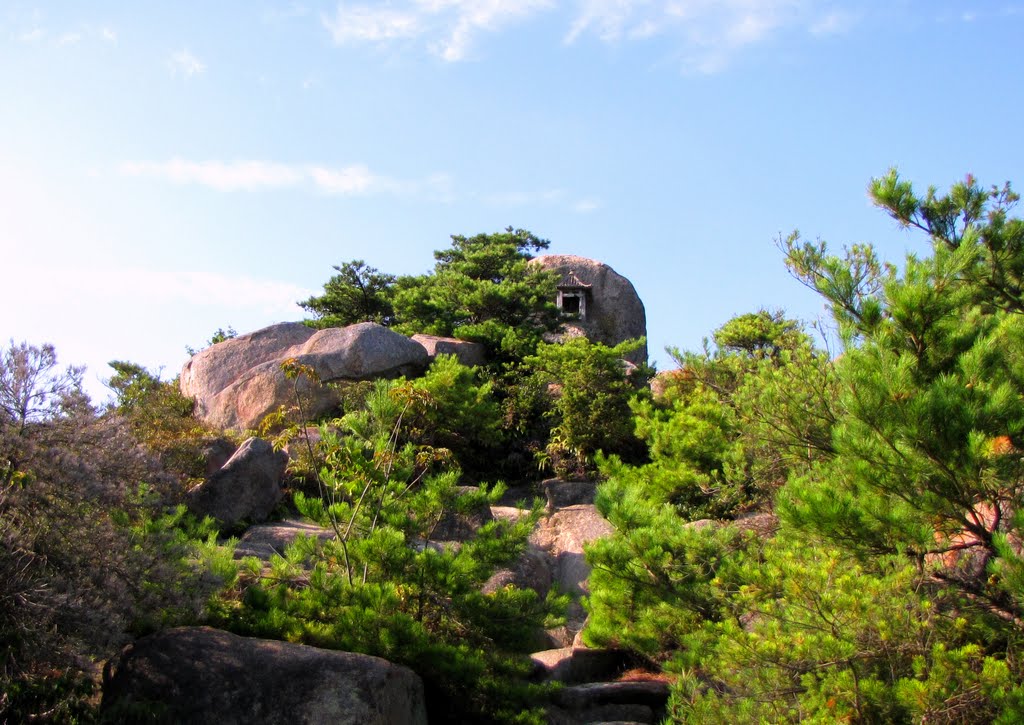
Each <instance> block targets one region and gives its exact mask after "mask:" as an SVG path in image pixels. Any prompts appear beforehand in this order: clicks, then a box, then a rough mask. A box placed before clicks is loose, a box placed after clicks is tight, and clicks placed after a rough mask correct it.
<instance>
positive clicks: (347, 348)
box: [181, 322, 427, 430]
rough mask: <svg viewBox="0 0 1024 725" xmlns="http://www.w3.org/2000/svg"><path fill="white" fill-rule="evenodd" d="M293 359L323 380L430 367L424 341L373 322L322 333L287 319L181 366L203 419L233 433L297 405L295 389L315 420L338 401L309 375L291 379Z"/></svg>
mask: <svg viewBox="0 0 1024 725" xmlns="http://www.w3.org/2000/svg"><path fill="white" fill-rule="evenodd" d="M290 358H294V359H296V360H297V361H298V362H299V363H301V364H302V365H308V366H310V367H311V368H312V369H313V370H314V371H315V372H316V374H317V375H318V376H319V378H320V380H321V381H322V382H324V383H326V382H331V381H334V380H367V379H371V378H378V377H396V376H398V375H411V374H415V373H418V372H420V371H421V370H422V369H423V368H424V367H426V364H427V352H426V350H425V349H424V348H423V346H422V345H419V344H417V343H415V342H413V341H412V340H410V339H409V338H408V337H406V336H405V335H400V334H398V333H397V332H394V331H392V330H389V329H387V328H386V327H381V326H380V325H377V324H375V323H372V322H362V323H360V324H358V325H350V326H349V327H342V328H331V329H327V330H319V331H314V330H312V329H310V328H308V327H306V326H305V325H302V324H299V323H297V322H287V323H283V324H280V325H273V326H271V327H267V328H265V329H263V330H258V331H256V332H253V333H250V334H249V335H242V336H240V337H236V338H233V339H231V340H225V341H224V342H221V343H218V344H216V345H212V346H211V347H208V348H207V349H205V350H203V351H201V352H199V353H198V354H196V355H195V356H194V357H193V358H192V359H191V360H189V361H188V362H187V363H186V364H185V367H184V369H182V371H181V392H182V393H183V394H184V395H185V396H187V397H189V398H193V399H194V400H195V401H196V407H195V411H196V415H197V416H198V417H199V418H200V419H202V420H204V421H205V422H207V423H209V424H210V425H213V426H216V427H218V428H223V429H234V430H246V429H251V428H254V427H256V425H258V424H259V422H260V421H261V420H262V419H263V418H264V417H265V416H266V415H267V414H269V413H273V412H275V411H276V410H278V409H279V408H280V407H281V406H282V405H283V406H286V407H288V406H291V405H294V404H295V394H296V390H297V391H298V394H299V395H300V396H301V398H302V404H303V412H304V413H305V414H306V416H307V417H309V418H314V417H316V416H319V415H322V414H324V413H326V412H328V411H330V410H331V409H332V408H333V407H334V406H336V405H337V403H338V399H337V394H336V393H335V392H334V391H332V390H331V389H330V388H327V387H326V386H323V385H319V384H317V383H313V382H312V381H310V380H309V379H308V378H307V377H306V376H304V375H301V376H299V378H298V380H288V379H287V378H286V377H285V374H284V371H282V370H281V363H283V362H284V361H285V360H288V359H290Z"/></svg>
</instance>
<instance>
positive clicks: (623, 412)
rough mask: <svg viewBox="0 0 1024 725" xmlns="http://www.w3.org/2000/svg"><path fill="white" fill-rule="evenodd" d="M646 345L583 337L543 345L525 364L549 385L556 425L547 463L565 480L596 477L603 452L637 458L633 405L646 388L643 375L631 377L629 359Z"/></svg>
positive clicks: (552, 430) (547, 451)
mask: <svg viewBox="0 0 1024 725" xmlns="http://www.w3.org/2000/svg"><path fill="white" fill-rule="evenodd" d="M643 344H644V341H643V340H642V339H641V340H634V341H628V342H624V343H622V344H620V345H617V346H615V347H607V346H606V345H602V344H600V343H594V342H590V341H589V340H587V339H586V338H583V337H579V338H575V339H572V340H567V341H566V342H564V343H560V344H550V343H541V345H540V346H539V347H538V348H537V354H536V355H535V356H533V357H530V358H527V360H526V365H527V366H528V367H530V368H532V369H533V370H534V374H535V375H536V376H537V377H538V378H539V379H540V380H541V381H542V382H543V383H546V384H547V385H548V386H549V388H548V389H549V395H550V396H551V398H552V403H551V408H550V410H549V416H550V417H551V418H552V420H553V421H554V424H553V426H552V429H551V439H550V441H549V443H548V445H547V448H546V459H547V460H548V461H549V462H550V464H551V466H552V468H554V470H555V472H556V473H558V475H561V476H573V475H587V474H588V473H592V472H593V459H594V454H596V453H597V452H598V451H604V452H606V453H609V454H611V453H618V454H624V455H627V456H630V457H635V456H637V455H638V453H639V448H640V443H639V441H638V440H637V439H636V437H635V436H634V435H633V415H632V412H631V411H630V408H629V403H630V400H631V399H632V398H634V397H635V396H636V395H637V394H638V392H639V390H640V388H641V386H643V384H644V383H646V377H647V376H646V375H645V374H644V372H643V371H639V370H638V371H637V372H636V374H635V375H631V374H630V371H629V369H628V368H627V366H628V363H626V362H625V361H624V359H623V358H624V357H625V356H626V355H628V354H629V353H630V352H632V351H634V350H636V349H637V348H638V347H640V346H642V345H643Z"/></svg>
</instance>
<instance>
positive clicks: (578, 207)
mask: <svg viewBox="0 0 1024 725" xmlns="http://www.w3.org/2000/svg"><path fill="white" fill-rule="evenodd" d="M600 208H601V202H599V201H598V200H597V199H580V200H579V201H577V202H576V203H575V204H573V205H572V210H573V211H574V212H576V213H577V214H590V213H591V212H594V211H597V210H598V209H600Z"/></svg>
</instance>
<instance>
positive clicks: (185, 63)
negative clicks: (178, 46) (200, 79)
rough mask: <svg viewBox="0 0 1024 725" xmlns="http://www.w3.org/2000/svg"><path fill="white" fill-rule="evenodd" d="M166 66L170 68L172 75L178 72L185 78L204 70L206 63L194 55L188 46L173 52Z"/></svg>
mask: <svg viewBox="0 0 1024 725" xmlns="http://www.w3.org/2000/svg"><path fill="white" fill-rule="evenodd" d="M167 67H168V68H170V69H171V74H172V75H178V74H179V73H180V74H181V75H183V76H185V77H186V78H191V77H192V76H194V75H200V74H202V73H204V72H206V64H205V63H203V61H201V60H199V58H197V57H196V56H194V55H193V54H192V51H190V50H189V49H188V48H183V49H182V50H179V51H178V52H176V53H173V54H172V55H171V57H170V58H169V59H168V61H167Z"/></svg>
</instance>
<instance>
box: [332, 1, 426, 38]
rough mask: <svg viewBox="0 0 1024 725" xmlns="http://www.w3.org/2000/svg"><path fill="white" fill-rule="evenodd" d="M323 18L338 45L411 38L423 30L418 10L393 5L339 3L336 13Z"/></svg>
mask: <svg viewBox="0 0 1024 725" xmlns="http://www.w3.org/2000/svg"><path fill="white" fill-rule="evenodd" d="M322 21H323V24H324V27H325V28H327V30H328V32H330V34H331V37H332V38H333V39H334V42H335V43H337V44H338V45H344V44H346V43H351V42H358V41H365V42H371V43H379V42H384V41H389V40H395V39H396V38H412V37H415V36H417V35H419V34H420V33H421V32H423V30H422V28H421V27H420V23H419V18H418V17H417V15H416V13H414V12H403V11H399V10H393V9H391V8H390V7H366V6H354V7H349V6H346V5H345V4H344V3H340V4H339V5H338V8H337V11H336V12H335V14H334V16H333V17H329V16H327V15H324V16H323V18H322Z"/></svg>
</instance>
